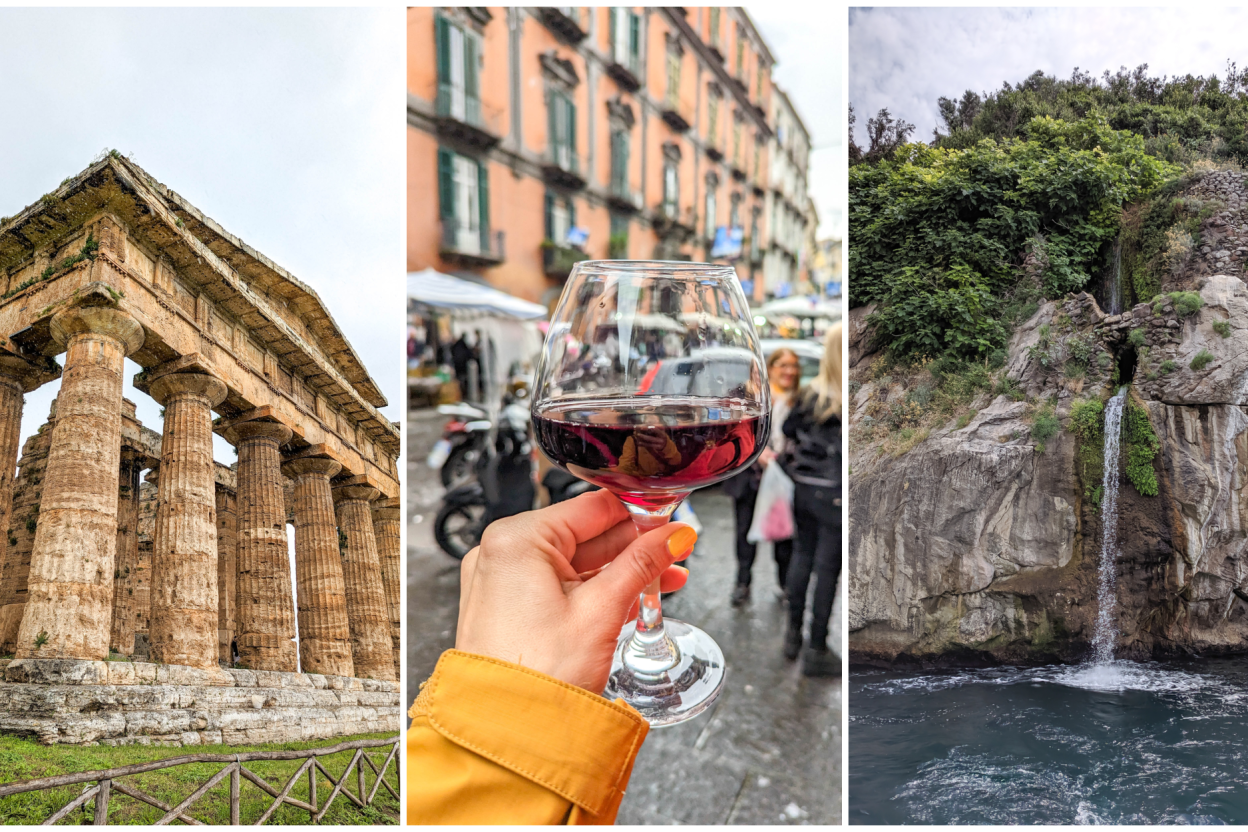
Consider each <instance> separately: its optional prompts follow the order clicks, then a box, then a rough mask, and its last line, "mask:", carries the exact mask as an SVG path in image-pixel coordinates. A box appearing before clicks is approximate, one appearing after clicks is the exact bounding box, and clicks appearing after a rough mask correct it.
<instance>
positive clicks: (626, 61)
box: [607, 46, 641, 92]
mask: <svg viewBox="0 0 1248 832" xmlns="http://www.w3.org/2000/svg"><path fill="white" fill-rule="evenodd" d="M638 64H640V60H639V58H638V56H636V55H634V54H632V53H631V52H626V53H624V54H622V55H621V54H619V53H618V52H617V50H616V49H615V47H614V46H613V47H611V61H610V63H608V64H607V74H608V75H610V76H611V77H612V78H614V79H615V82H616V83H617V84H619V85H620V86H621V87H623V88H624V89H625V90H627V91H628V92H637V90H639V89H641V80H640V79H638V77H637V74H638V73H639V72H640V71H641V69H640V67H639V66H638Z"/></svg>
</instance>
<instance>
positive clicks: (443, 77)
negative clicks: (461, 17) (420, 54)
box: [433, 15, 451, 84]
mask: <svg viewBox="0 0 1248 832" xmlns="http://www.w3.org/2000/svg"><path fill="white" fill-rule="evenodd" d="M433 33H434V40H435V42H436V43H437V50H438V83H441V84H446V83H449V82H450V80H451V25H450V23H448V22H447V20H446V18H445V17H443V16H442V15H436V16H435V17H434V18H433Z"/></svg>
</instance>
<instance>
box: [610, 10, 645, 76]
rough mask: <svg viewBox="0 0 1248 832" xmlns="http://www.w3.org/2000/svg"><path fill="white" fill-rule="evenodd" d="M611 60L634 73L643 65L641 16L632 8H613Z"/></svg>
mask: <svg viewBox="0 0 1248 832" xmlns="http://www.w3.org/2000/svg"><path fill="white" fill-rule="evenodd" d="M611 60H613V61H614V62H615V63H617V64H619V65H620V66H622V67H624V68H626V69H627V70H628V71H629V72H631V73H633V74H634V75H635V74H637V71H638V69H639V67H640V66H641V18H640V17H639V16H638V15H637V13H636V12H634V11H633V10H632V9H623V8H613V9H611Z"/></svg>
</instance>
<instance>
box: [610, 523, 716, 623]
mask: <svg viewBox="0 0 1248 832" xmlns="http://www.w3.org/2000/svg"><path fill="white" fill-rule="evenodd" d="M697 539H698V533H697V532H695V531H694V530H693V528H692V527H691V526H688V525H686V524H685V523H668V524H667V525H665V526H662V527H661V528H658V529H652V530H651V531H648V532H646V533H645V534H643V535H641V536H640V537H638V538H637V539H636V540H634V541H633V542H632V543H630V544H629V546H628V548H626V549H625V550H624V551H623V552H620V554H619V555H617V556H616V557H615V560H613V561H611V565H610V566H609V567H608V568H606V569H604V570H602V571H601V572H599V573H598V574H597V575H595V576H594V577H593V578H591V579H590V580H589V581H587V582H586V588H591V587H592V589H593V595H594V603H595V604H604V605H618V606H620V607H621V608H622V609H625V610H626V609H628V607H629V606H630V605H631V604H632V603H633V602H634V601H636V600H637V596H638V595H640V594H641V593H642V592H643V591H644V590H645V589H646V587H648V586H650V584H652V583H654V582H655V581H657V580H658V579H659V576H660V575H662V574H663V570H665V569H667V567H669V566H671V565H672V564H673V563H675V562H676V561H677V560H679V559H681V558H683V557H685V556H687V555H688V554H689V553H690V552H692V551H693V544H694V543H695V542H696V541H697Z"/></svg>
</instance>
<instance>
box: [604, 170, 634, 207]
mask: <svg viewBox="0 0 1248 832" xmlns="http://www.w3.org/2000/svg"><path fill="white" fill-rule="evenodd" d="M607 202H608V203H609V204H610V205H611V207H612V208H615V209H617V210H619V211H627V212H628V213H630V214H635V213H636V212H638V211H640V210H641V194H639V193H637V192H635V191H630V190H629V189H628V182H627V180H625V179H624V178H623V177H617V176H615V175H614V174H613V175H612V176H611V187H610V188H609V189H608V190H607Z"/></svg>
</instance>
